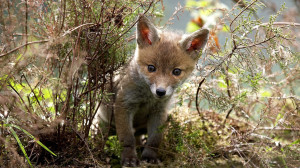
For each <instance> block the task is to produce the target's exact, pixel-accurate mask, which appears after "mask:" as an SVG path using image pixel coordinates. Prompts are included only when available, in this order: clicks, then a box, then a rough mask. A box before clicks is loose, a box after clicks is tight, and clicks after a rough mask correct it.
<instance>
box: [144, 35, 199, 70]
mask: <svg viewBox="0 0 300 168" xmlns="http://www.w3.org/2000/svg"><path fill="white" fill-rule="evenodd" d="M181 38H182V34H181V33H173V32H162V33H160V40H159V41H158V42H157V43H155V44H153V45H151V46H148V47H145V48H143V49H139V54H138V57H139V58H138V60H139V61H140V62H141V63H143V64H152V65H154V66H156V67H158V68H160V69H166V68H170V69H172V68H182V69H190V68H194V64H195V60H193V59H192V58H191V57H190V56H189V55H188V54H187V53H186V52H185V51H184V50H183V49H182V48H181V47H180V45H179V41H180V40H181Z"/></svg>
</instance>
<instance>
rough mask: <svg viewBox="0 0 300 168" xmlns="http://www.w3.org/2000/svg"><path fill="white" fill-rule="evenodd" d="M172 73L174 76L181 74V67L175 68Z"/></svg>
mask: <svg viewBox="0 0 300 168" xmlns="http://www.w3.org/2000/svg"><path fill="white" fill-rule="evenodd" d="M172 73H173V75H175V76H179V75H180V74H181V69H178V68H175V69H174V70H173V72H172Z"/></svg>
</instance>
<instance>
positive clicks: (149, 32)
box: [136, 15, 159, 48]
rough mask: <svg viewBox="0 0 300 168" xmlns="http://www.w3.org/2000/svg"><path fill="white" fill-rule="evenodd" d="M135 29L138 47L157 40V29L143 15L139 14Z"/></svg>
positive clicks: (151, 43)
mask: <svg viewBox="0 0 300 168" xmlns="http://www.w3.org/2000/svg"><path fill="white" fill-rule="evenodd" d="M136 29H137V30H136V31H137V32H136V36H137V38H136V39H137V43H138V45H139V47H140V48H143V47H146V46H149V45H153V44H154V43H155V42H157V41H159V34H158V30H157V29H156V27H155V26H154V25H153V24H152V23H151V22H150V20H148V19H147V18H146V17H145V16H144V15H140V16H139V18H138V23H137V28H136Z"/></svg>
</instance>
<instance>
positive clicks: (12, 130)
mask: <svg viewBox="0 0 300 168" xmlns="http://www.w3.org/2000/svg"><path fill="white" fill-rule="evenodd" d="M9 130H10V132H11V133H12V135H13V136H14V137H15V139H16V140H17V143H18V145H19V146H20V148H21V150H22V152H23V154H24V156H25V158H26V160H27V161H28V164H29V165H30V167H33V166H32V164H31V162H30V160H29V157H28V155H27V153H26V151H25V148H24V146H23V144H22V142H21V141H20V139H19V137H18V135H17V133H16V132H15V130H14V129H13V128H12V127H10V128H9Z"/></svg>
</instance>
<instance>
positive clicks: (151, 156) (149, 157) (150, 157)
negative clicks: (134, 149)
mask: <svg viewBox="0 0 300 168" xmlns="http://www.w3.org/2000/svg"><path fill="white" fill-rule="evenodd" d="M142 160H144V161H146V162H148V163H151V164H158V163H160V160H159V159H158V158H157V154H156V152H155V151H154V150H152V149H150V148H145V149H144V151H143V153H142Z"/></svg>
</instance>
